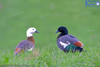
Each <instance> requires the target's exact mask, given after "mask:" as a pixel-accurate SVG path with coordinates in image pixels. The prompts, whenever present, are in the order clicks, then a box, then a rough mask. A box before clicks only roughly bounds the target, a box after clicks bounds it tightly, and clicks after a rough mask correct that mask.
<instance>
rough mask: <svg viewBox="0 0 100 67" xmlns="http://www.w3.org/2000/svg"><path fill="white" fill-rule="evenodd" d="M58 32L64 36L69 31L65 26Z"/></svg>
mask: <svg viewBox="0 0 100 67" xmlns="http://www.w3.org/2000/svg"><path fill="white" fill-rule="evenodd" d="M58 32H61V34H63V35H66V34H68V30H67V28H66V27H64V26H61V27H59V28H58V30H57V32H56V33H58Z"/></svg>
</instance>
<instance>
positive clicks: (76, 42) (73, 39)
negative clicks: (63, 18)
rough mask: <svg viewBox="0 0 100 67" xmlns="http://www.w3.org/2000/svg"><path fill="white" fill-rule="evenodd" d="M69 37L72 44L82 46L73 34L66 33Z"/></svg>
mask: <svg viewBox="0 0 100 67" xmlns="http://www.w3.org/2000/svg"><path fill="white" fill-rule="evenodd" d="M68 36H69V37H70V39H71V40H72V41H74V43H73V45H76V46H78V47H81V48H83V43H82V42H81V41H79V40H78V39H77V38H76V37H74V36H73V35H68Z"/></svg>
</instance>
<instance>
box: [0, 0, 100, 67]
mask: <svg viewBox="0 0 100 67" xmlns="http://www.w3.org/2000/svg"><path fill="white" fill-rule="evenodd" d="M59 26H66V27H67V28H68V30H69V34H72V35H74V36H76V37H77V38H78V39H79V40H80V41H82V42H83V43H84V49H85V50H86V51H87V52H82V53H78V52H77V53H71V52H69V53H68V54H65V53H64V52H62V51H61V50H60V49H59V48H58V46H57V44H56V37H57V35H58V34H55V32H56V31H57V28H58V27H59ZM29 27H35V28H36V29H37V30H38V31H39V32H40V33H38V34H33V36H34V38H35V47H36V50H37V51H38V49H39V55H38V56H37V57H34V55H33V52H25V53H22V54H20V55H19V56H14V50H15V47H16V46H17V44H18V43H19V42H20V41H21V40H25V39H26V30H27V29H28V28H29ZM99 29H100V6H99V7H85V2H84V0H77V1H76V0H72V1H71V0H0V67H1V66H13V67H17V66H21V67H27V66H29V67H31V66H32V67H100V31H99Z"/></svg>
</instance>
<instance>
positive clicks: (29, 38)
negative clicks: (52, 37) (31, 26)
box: [27, 36, 35, 45]
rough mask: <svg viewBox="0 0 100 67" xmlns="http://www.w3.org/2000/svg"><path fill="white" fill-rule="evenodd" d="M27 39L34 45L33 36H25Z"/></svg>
mask: <svg viewBox="0 0 100 67" xmlns="http://www.w3.org/2000/svg"><path fill="white" fill-rule="evenodd" d="M27 40H28V41H31V42H32V43H33V44H34V45H35V42H34V38H33V36H30V37H27Z"/></svg>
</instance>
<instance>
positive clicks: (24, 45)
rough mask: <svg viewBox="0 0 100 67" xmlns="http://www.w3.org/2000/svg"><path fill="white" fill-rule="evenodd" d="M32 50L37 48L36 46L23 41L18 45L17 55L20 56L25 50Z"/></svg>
mask: <svg viewBox="0 0 100 67" xmlns="http://www.w3.org/2000/svg"><path fill="white" fill-rule="evenodd" d="M31 48H35V46H34V44H33V43H32V42H31V41H28V40H23V41H21V42H20V43H19V44H18V45H17V47H16V49H15V54H18V53H20V52H22V51H25V50H30V49H31Z"/></svg>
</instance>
